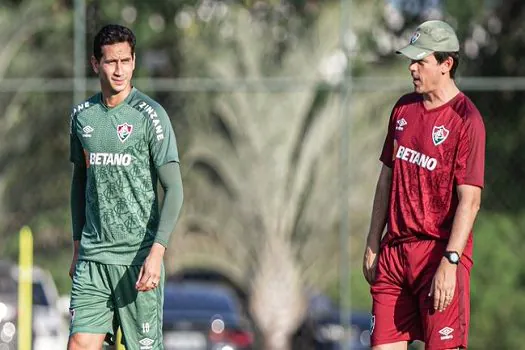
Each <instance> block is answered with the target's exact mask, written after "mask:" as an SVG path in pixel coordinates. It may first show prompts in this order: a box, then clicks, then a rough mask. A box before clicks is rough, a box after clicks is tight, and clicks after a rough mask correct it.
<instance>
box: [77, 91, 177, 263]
mask: <svg viewBox="0 0 525 350" xmlns="http://www.w3.org/2000/svg"><path fill="white" fill-rule="evenodd" d="M70 138H71V154H70V160H71V161H72V162H73V163H75V164H79V165H85V167H86V173H87V180H86V192H85V198H86V211H85V219H86V220H85V225H84V228H83V230H82V237H81V238H80V237H74V239H80V250H79V257H78V259H79V260H90V261H96V262H100V263H104V264H118V265H140V264H142V262H143V261H144V259H145V258H146V256H147V255H148V254H149V251H150V247H151V245H152V244H153V243H154V242H155V238H156V233H157V228H158V225H159V217H160V213H159V201H158V196H157V168H159V167H160V166H162V165H164V164H166V163H168V162H178V161H179V157H178V151H177V145H176V140H175V134H174V132H173V128H172V126H171V123H170V120H169V118H168V116H167V114H166V111H165V110H164V109H163V108H162V106H160V105H159V104H158V103H157V102H155V101H154V100H152V99H151V98H150V97H148V96H146V95H145V94H144V93H142V92H140V91H138V90H137V89H135V88H133V89H132V91H131V93H130V94H129V96H128V97H127V98H126V99H125V100H124V101H123V102H122V103H120V104H119V105H118V106H116V107H114V108H107V107H106V106H105V104H104V103H103V101H102V94H100V93H99V94H96V95H94V96H93V97H91V98H90V99H88V100H87V101H86V102H84V103H82V104H80V105H78V106H77V107H75V108H74V110H73V113H72V115H71V137H70ZM161 243H165V242H161Z"/></svg>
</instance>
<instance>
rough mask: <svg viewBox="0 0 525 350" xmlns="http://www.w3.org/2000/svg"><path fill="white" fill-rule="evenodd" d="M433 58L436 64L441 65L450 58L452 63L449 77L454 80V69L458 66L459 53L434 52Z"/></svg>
mask: <svg viewBox="0 0 525 350" xmlns="http://www.w3.org/2000/svg"><path fill="white" fill-rule="evenodd" d="M434 57H436V61H437V62H438V63H443V62H445V60H446V59H447V58H449V57H451V58H452V60H453V61H454V63H452V68H450V77H451V78H452V79H454V77H455V76H456V69H457V68H458V65H459V52H434Z"/></svg>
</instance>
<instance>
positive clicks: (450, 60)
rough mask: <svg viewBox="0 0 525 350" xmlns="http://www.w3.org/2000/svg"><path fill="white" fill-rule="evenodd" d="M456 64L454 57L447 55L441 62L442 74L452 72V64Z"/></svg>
mask: <svg viewBox="0 0 525 350" xmlns="http://www.w3.org/2000/svg"><path fill="white" fill-rule="evenodd" d="M453 65H454V59H453V58H452V57H450V56H449V57H447V59H446V60H445V61H443V63H441V74H446V73H448V72H450V70H451V69H452V66H453Z"/></svg>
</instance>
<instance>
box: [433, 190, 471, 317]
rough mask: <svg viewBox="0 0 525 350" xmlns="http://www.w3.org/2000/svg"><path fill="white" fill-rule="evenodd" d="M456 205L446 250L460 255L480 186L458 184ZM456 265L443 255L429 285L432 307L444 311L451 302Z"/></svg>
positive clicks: (468, 232)
mask: <svg viewBox="0 0 525 350" xmlns="http://www.w3.org/2000/svg"><path fill="white" fill-rule="evenodd" d="M457 192H458V199H459V203H458V207H457V209H456V213H455V215H454V222H453V223H452V232H451V233H450V238H449V240H448V243H447V248H446V250H447V251H456V252H458V253H459V255H460V256H461V255H462V254H463V250H464V249H465V246H466V244H467V241H468V237H469V235H470V232H471V231H472V226H474V220H475V219H476V215H477V213H478V210H479V207H480V202H481V188H480V187H478V186H473V185H459V186H457ZM457 268H458V265H455V264H451V263H450V262H449V261H448V260H447V258H445V257H443V258H442V259H441V263H440V264H439V267H438V269H437V271H436V275H435V276H434V279H433V281H432V286H431V287H430V294H429V296H433V297H434V309H435V310H439V311H440V312H442V311H444V310H445V309H446V308H447V307H448V306H449V305H450V303H451V302H452V298H453V297H454V293H455V289H456V270H457Z"/></svg>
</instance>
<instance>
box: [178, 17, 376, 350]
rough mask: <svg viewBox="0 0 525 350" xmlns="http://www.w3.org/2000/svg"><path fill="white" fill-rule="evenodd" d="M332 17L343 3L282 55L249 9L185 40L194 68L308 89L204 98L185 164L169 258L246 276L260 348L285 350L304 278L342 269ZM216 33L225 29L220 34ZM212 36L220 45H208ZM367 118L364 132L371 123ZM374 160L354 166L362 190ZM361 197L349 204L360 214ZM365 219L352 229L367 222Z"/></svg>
mask: <svg viewBox="0 0 525 350" xmlns="http://www.w3.org/2000/svg"><path fill="white" fill-rule="evenodd" d="M337 20H338V9H337V8H335V7H334V8H328V9H326V10H325V11H323V12H322V13H321V15H320V16H319V18H318V19H317V21H316V22H315V25H314V27H313V28H309V29H307V30H304V31H302V32H301V33H297V32H293V31H290V32H288V34H286V35H289V36H291V35H295V38H294V39H293V40H291V41H292V43H293V44H291V45H293V49H288V50H283V51H280V52H279V55H278V58H277V59H276V56H275V55H271V54H269V53H272V52H275V51H273V50H272V49H275V47H279V45H280V44H282V43H280V42H279V38H278V36H277V38H276V36H275V35H273V34H274V33H275V32H272V30H271V29H272V28H271V26H269V25H268V23H261V22H257V21H256V20H254V19H253V17H252V16H251V15H250V13H248V12H247V11H245V10H242V9H236V10H230V17H229V19H228V20H221V21H218V23H217V24H216V25H215V26H214V25H213V24H210V23H208V24H206V26H203V28H199V30H201V31H202V32H201V33H200V34H196V33H195V29H192V31H191V32H189V33H188V34H187V35H188V36H191V37H192V38H191V40H187V41H184V40H183V52H185V53H186V54H187V56H188V57H191V61H190V62H188V63H187V71H189V72H191V71H192V70H193V69H198V71H199V72H200V73H201V75H202V72H205V74H208V75H209V76H210V77H212V78H213V79H214V80H221V79H224V80H228V79H230V80H231V79H232V77H248V78H249V79H253V80H254V81H257V79H259V78H263V77H265V76H268V75H272V76H277V77H305V84H304V85H303V86H300V87H296V89H295V90H293V91H288V92H283V90H278V91H272V90H269V89H264V88H263V89H261V88H260V87H257V86H255V88H249V89H246V88H245V87H243V86H237V89H233V91H229V92H218V93H210V94H207V95H201V96H200V100H199V101H200V104H199V107H197V109H196V111H198V112H196V115H195V117H194V118H192V119H191V120H190V129H191V140H192V141H191V143H190V144H189V145H186V147H187V149H186V151H185V155H184V159H183V166H184V167H185V181H184V183H185V197H186V200H185V209H184V213H183V215H182V217H181V221H180V223H179V225H178V228H177V233H178V234H176V235H175V237H174V239H173V242H172V245H173V249H174V250H175V251H176V252H175V254H173V258H172V259H173V263H170V265H172V266H181V265H185V264H204V265H205V264H215V265H216V266H218V267H219V269H222V270H224V271H226V272H227V273H229V274H233V275H235V276H236V277H237V278H240V279H242V280H244V281H246V284H247V285H248V286H249V288H250V290H251V293H250V296H251V297H250V310H251V311H252V315H253V317H254V318H255V320H256V322H257V325H258V327H259V329H260V330H261V332H262V333H263V335H264V339H265V349H275V350H279V349H288V348H289V341H290V338H291V335H292V334H293V332H294V331H295V330H296V329H297V328H298V327H299V325H300V324H301V322H302V320H303V318H304V315H305V312H306V310H307V303H308V300H307V298H306V295H305V285H317V286H320V285H321V286H322V285H323V284H325V285H326V284H327V283H329V282H331V281H333V279H334V276H336V275H337V270H336V269H334V266H336V265H335V263H336V261H337V260H336V259H337V256H338V253H337V252H338V251H339V249H340V248H339V247H338V243H339V240H338V237H337V235H334V232H336V230H335V228H336V226H337V221H338V215H339V212H338V200H337V193H338V190H339V186H338V180H337V164H338V140H339V138H338V129H339V127H340V125H341V120H340V117H341V116H340V113H339V107H340V106H339V105H340V104H339V103H338V101H339V96H338V85H337V82H338V81H337V79H335V85H330V84H331V83H333V82H334V80H333V79H332V78H334V76H329V77H328V78H330V79H328V80H327V79H326V77H325V76H323V75H322V73H323V71H322V70H321V71H319V69H318V67H319V62H326V60H327V57H328V59H329V60H331V62H332V66H333V65H334V57H335V63H336V64H339V65H340V67H335V68H336V70H335V72H332V73H333V74H335V78H337V74H339V75H342V74H344V69H345V67H346V63H347V58H346V57H345V56H344V55H343V56H342V58H343V59H342V60H341V53H340V52H339V51H337V47H338V41H339V35H338V29H339V28H338V21H337ZM293 21H294V19H293V18H292V19H291V21H290V22H292V23H293ZM224 28H227V29H228V28H230V29H233V30H227V29H224ZM220 33H222V34H224V33H226V34H227V35H225V37H223V38H222V39H221V38H219V37H220ZM197 35H200V37H199V39H200V40H195V36H197ZM204 39H207V40H204ZM217 40H222V42H221V44H222V46H223V48H222V49H217V50H209V49H208V47H209V46H214V47H216V46H217V45H216V41H217ZM288 44H290V43H289V42H288ZM225 48H226V49H225ZM374 97H375V98H376V99H377V98H378V97H377V95H375V96H374ZM368 102H369V99H367V100H366V101H355V102H354V104H353V108H354V109H355V110H358V111H368V112H369V111H370V110H372V108H371V107H370V106H369V105H368ZM203 106H209V108H207V107H203ZM199 112H200V113H199ZM380 112H381V113H383V112H384V111H383V110H382V109H381V111H380ZM383 116H384V115H383ZM361 124H363V126H364V128H366V129H369V128H370V127H371V124H373V123H371V122H370V121H364V122H362V123H361ZM382 132H383V130H380V131H379V132H378V131H370V132H369V133H368V134H366V135H362V137H361V138H360V140H361V141H360V142H355V144H354V143H352V147H353V148H354V149H355V150H356V151H363V152H364V149H366V147H367V146H369V145H370V143H372V142H375V143H377V138H378V136H379V137H380V135H382ZM376 159H377V158H374V162H368V161H367V162H361V163H360V164H359V165H358V167H357V168H356V170H355V173H356V174H359V175H358V176H356V182H358V183H359V184H363V185H365V184H366V185H365V186H362V189H360V190H359V191H356V192H358V193H361V192H364V191H365V190H366V189H367V188H368V189H370V188H371V187H372V186H373V182H374V181H375V180H373V179H371V178H370V177H369V176H367V175H368V174H369V173H370V169H371V167H372V169H373V166H374V164H377V160H376ZM371 164H372V165H371ZM361 174H364V176H361ZM366 195H367V196H368V195H369V194H368V193H366ZM361 198H363V197H359V198H358V199H356V200H355V206H352V208H354V207H355V208H359V211H358V215H360V214H361V213H362V211H363V209H362V208H363V205H362V201H361V200H360V199H361ZM367 209H368V208H367ZM361 216H362V217H360V218H358V219H357V218H356V220H355V223H356V224H355V225H354V226H353V227H360V225H361V226H362V225H363V223H364V222H366V219H363V217H364V215H361ZM363 232H364V231H363ZM334 252H335V254H334Z"/></svg>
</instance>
